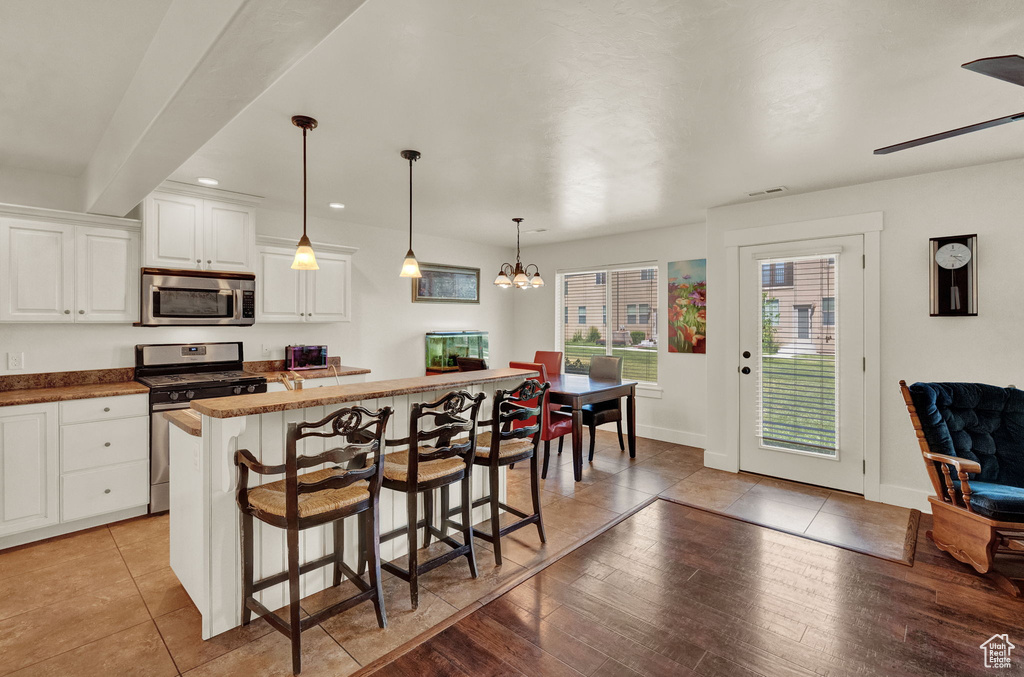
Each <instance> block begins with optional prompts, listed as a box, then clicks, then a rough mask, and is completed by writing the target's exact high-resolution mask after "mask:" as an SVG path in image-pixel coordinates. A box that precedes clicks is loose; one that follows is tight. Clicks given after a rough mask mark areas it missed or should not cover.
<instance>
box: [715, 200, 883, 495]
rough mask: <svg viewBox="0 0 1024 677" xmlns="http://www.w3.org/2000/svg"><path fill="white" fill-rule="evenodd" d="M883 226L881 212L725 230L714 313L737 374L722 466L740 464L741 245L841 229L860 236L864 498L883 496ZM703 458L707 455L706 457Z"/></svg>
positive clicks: (728, 391) (730, 389)
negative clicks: (719, 300)
mask: <svg viewBox="0 0 1024 677" xmlns="http://www.w3.org/2000/svg"><path fill="white" fill-rule="evenodd" d="M883 227H884V217H883V213H882V212H868V213H865V214H851V215H848V216H837V217H832V218H825V219H815V220H812V221H799V222H795V223H782V224H775V225H769V226H758V227H755V228H744V229H741V230H731V231H727V232H725V233H724V234H723V239H724V244H725V276H724V279H725V281H726V282H727V284H726V286H725V289H724V290H723V291H722V296H723V297H724V298H723V301H724V304H723V305H724V308H723V310H721V311H718V310H716V312H715V315H716V316H718V317H722V318H723V320H722V321H723V322H724V324H726V326H727V332H726V334H725V336H724V338H725V342H726V345H724V346H722V350H723V351H725V352H727V353H728V354H730V355H733V356H734V362H735V367H736V371H735V377H734V378H732V379H730V380H729V381H728V382H727V383H726V384H725V386H724V388H725V395H726V397H725V402H724V403H723V404H724V408H725V416H726V420H729V421H733V422H734V423H735V425H731V426H728V428H727V430H726V434H725V439H724V443H725V444H724V448H723V449H722V453H720V454H715V455H716V456H718V459H716V460H719V461H722V462H724V464H725V466H726V467H723V468H721V469H722V470H731V471H732V472H738V471H739V467H740V435H739V430H740V406H739V402H740V377H739V367H740V364H739V355H740V331H739V327H740V312H739V307H740V268H741V262H740V247H746V246H750V245H767V244H779V243H784V242H795V243H798V242H799V241H801V240H817V239H823V238H830V237H842V236H844V235H862V236H863V237H864V357H865V358H866V366H865V370H864V463H865V466H864V498H866V499H868V500H869V501H879V500H881V496H880V493H881V474H882V473H881V459H882V446H881V415H882V406H881V396H882V391H881V301H882V286H881V260H880V255H881V247H880V243H881V231H882V229H883ZM705 463H707V461H705Z"/></svg>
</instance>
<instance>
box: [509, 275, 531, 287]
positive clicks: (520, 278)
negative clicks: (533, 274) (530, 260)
mask: <svg viewBox="0 0 1024 677" xmlns="http://www.w3.org/2000/svg"><path fill="white" fill-rule="evenodd" d="M512 284H514V285H515V286H517V287H519V288H520V289H526V288H527V287H529V286H530V280H529V279H527V277H526V274H525V273H523V272H518V273H516V276H515V277H513V278H512Z"/></svg>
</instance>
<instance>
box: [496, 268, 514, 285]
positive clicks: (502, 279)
mask: <svg viewBox="0 0 1024 677" xmlns="http://www.w3.org/2000/svg"><path fill="white" fill-rule="evenodd" d="M494 284H495V286H498V287H501V288H502V289H508V288H509V287H511V286H512V280H510V279H509V277H508V275H506V274H505V271H501V272H500V273H498V277H496V278H494Z"/></svg>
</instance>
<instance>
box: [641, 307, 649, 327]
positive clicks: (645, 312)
mask: <svg viewBox="0 0 1024 677" xmlns="http://www.w3.org/2000/svg"><path fill="white" fill-rule="evenodd" d="M650 321H651V304H649V303H641V304H640V324H647V323H649V322H650Z"/></svg>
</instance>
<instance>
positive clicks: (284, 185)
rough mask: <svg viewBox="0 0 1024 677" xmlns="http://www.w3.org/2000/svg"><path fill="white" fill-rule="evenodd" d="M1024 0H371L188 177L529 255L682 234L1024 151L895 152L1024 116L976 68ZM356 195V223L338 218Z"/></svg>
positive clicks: (1014, 145) (988, 136)
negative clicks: (414, 158)
mask: <svg viewBox="0 0 1024 677" xmlns="http://www.w3.org/2000/svg"><path fill="white" fill-rule="evenodd" d="M1019 10H1020V5H1019V0H974V1H969V0H901V1H900V2H892V1H891V0H856V1H854V0H849V1H847V0H843V1H840V0H833V1H829V2H820V1H812V0H804V1H802V2H786V1H781V0H743V1H731V2H726V1H718V0H662V1H656V0H651V1H646V2H640V1H634V2H615V1H610V0H605V1H599V0H594V1H587V2H583V1H575V2H570V1H567V0H532V1H524V2H505V3H499V2H488V3H481V2H477V1H475V0H432V1H431V2H422V1H420V0H370V1H369V2H368V3H367V4H366V5H364V6H363V7H362V8H361V9H359V10H358V11H357V12H356V14H355V15H353V16H352V18H351V19H349V20H348V21H347V22H346V23H344V24H343V25H342V26H341V27H340V28H339V29H338V30H337V31H335V32H334V33H333V34H332V35H331V36H330V37H328V38H327V40H325V41H324V42H323V43H322V44H321V45H320V46H319V47H317V48H316V49H315V50H314V51H313V52H312V53H310V54H309V55H308V56H307V57H306V58H305V59H304V60H303V61H301V62H300V63H299V64H298V65H297V66H296V67H295V68H293V69H292V70H291V71H289V72H288V73H287V74H285V75H284V76H283V77H282V78H281V79H280V80H279V81H278V82H277V83H275V84H274V85H273V86H272V87H271V88H270V89H268V90H267V91H266V92H265V93H264V94H263V95H262V96H261V97H260V98H259V99H257V100H256V101H255V102H254V103H253V104H252V105H250V106H249V107H248V108H247V109H246V110H244V111H243V112H242V113H241V114H240V115H239V116H238V117H237V118H236V119H235V120H234V121H233V122H231V123H230V124H228V125H227V126H226V127H225V128H224V129H223V130H222V131H221V132H220V133H219V134H217V135H216V136H215V137H214V138H213V139H212V140H211V141H210V142H209V143H207V145H206V146H204V147H203V148H202V149H200V151H199V152H197V153H196V154H195V155H194V156H193V157H192V158H191V159H190V160H188V161H187V162H186V163H185V164H184V165H183V166H182V167H181V168H180V169H179V170H178V171H177V172H175V174H174V175H173V176H172V178H174V179H176V180H179V181H185V182H194V181H195V178H196V177H198V176H214V177H216V178H218V179H220V181H221V187H222V188H226V189H230V190H238V191H242V192H247V193H256V194H259V195H264V196H266V198H267V202H266V204H267V205H268V206H271V207H277V208H284V209H296V210H297V209H298V208H299V205H300V204H301V195H302V192H301V133H300V132H299V130H298V129H297V128H295V127H293V126H292V125H291V124H290V121H289V119H290V117H291V115H293V114H296V113H301V114H307V115H312V116H314V117H316V118H318V119H319V121H320V127H319V128H318V129H316V130H315V131H314V132H312V133H311V135H310V138H309V158H310V159H309V166H310V208H311V213H313V214H316V215H318V216H323V217H328V218H335V219H337V220H338V222H339V229H343V228H344V227H345V226H344V225H343V224H344V223H345V222H348V223H359V224H368V225H375V226H385V227H394V228H398V229H401V228H404V227H405V224H406V218H407V217H406V208H407V207H406V197H405V194H406V193H405V191H406V183H405V182H406V180H407V166H406V164H405V162H404V161H403V160H402V159H401V158H400V157H399V155H398V153H399V151H400V150H401V149H403V148H415V149H418V150H420V151H421V152H422V153H423V159H422V160H420V161H419V163H417V165H416V183H417V187H416V208H417V209H416V211H417V219H416V223H417V227H418V228H421V229H423V230H424V231H426V232H432V233H436V234H443V235H448V236H452V237H461V238H466V239H472V240H478V241H487V242H500V243H504V244H509V243H511V241H512V239H513V237H514V229H513V226H512V223H511V221H510V219H511V218H512V217H513V216H524V217H526V219H527V220H526V222H525V223H524V229H530V228H546V229H548V232H547V233H544V234H541V235H531V236H529V237H531V238H534V239H533V240H531V241H532V242H544V241H554V240H565V239H574V238H580V237H588V236H592V235H599V234H607V233H612V232H622V231H627V230H639V229H645V228H653V227H660V226H669V225H676V224H680V223H687V222H694V221H699V220H701V219H703V215H704V210H705V209H707V208H708V207H711V206H715V205H720V204H726V203H730V202H733V201H737V200H740V199H743V198H744V196H745V195H746V193H748V192H750V191H754V190H758V189H763V188H767V187H770V186H775V185H785V186H787V187H788V188H789V189H790V191H792V192H803V191H810V190H817V189H823V188H829V187H835V186H840V185H848V184H852V183H860V182H865V181H871V180H877V179H885V178H892V177H896V176H903V175H909V174H917V173H922V172H928V171H936V170H941V169H946V168H951V167H956V166H964V165H971V164H979V163H983V162H990V161H995V160H1002V159H1008V158H1013V157H1021V156H1022V155H1024V153H1022V145H1021V144H1022V142H1024V124H1022V125H1020V126H1019V127H1020V128H1019V129H1018V128H1016V127H1017V126H1009V127H1002V128H998V129H993V130H988V131H984V132H980V133H978V134H972V135H968V136H965V137H961V138H958V139H953V140H949V141H944V142H942V143H939V144H935V145H933V146H926V147H922V148H918V149H914V150H910V151H906V152H903V153H898V154H895V155H892V156H887V157H876V156H873V155H872V154H871V151H872V149H873V148H876V147H879V146H883V145H888V144H891V143H895V142H898V141H902V140H906V139H909V138H913V137H916V136H921V135H924V134H928V133H932V132H937V131H942V130H944V129H948V128H952V127H958V126H961V125H964V124H969V123H973V122H977V121H980V120H984V119H988V118H992V117H996V116H1000V115H1004V114H1008V113H1012V112H1017V111H1019V110H1024V105H1022V102H1024V90H1022V89H1020V88H1018V87H1015V86H1013V85H1010V84H1007V83H1003V82H999V81H997V80H993V79H991V78H986V77H984V76H980V75H977V74H974V73H970V72H967V71H964V70H962V69H961V68H960V67H959V65H960V64H961V63H963V62H966V61H970V60H972V59H976V58H979V57H984V56H993V55H999V54H1008V53H1019V52H1024V43H1021V41H1020V35H1021V34H1022V33H1024V31H1022V29H1024V13H1022V12H1020V11H1019ZM329 201H340V202H344V203H345V204H346V205H347V207H346V209H345V210H344V211H341V212H336V211H332V210H330V209H328V208H327V206H326V205H327V203H328V202H329Z"/></svg>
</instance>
